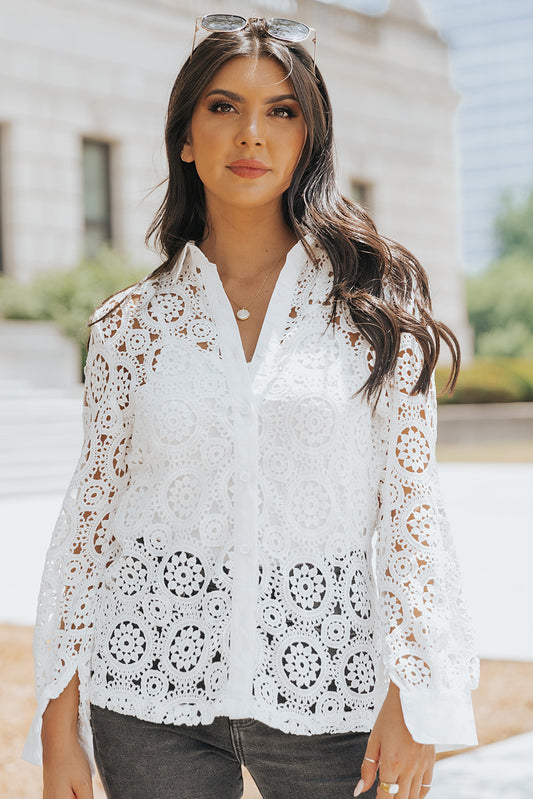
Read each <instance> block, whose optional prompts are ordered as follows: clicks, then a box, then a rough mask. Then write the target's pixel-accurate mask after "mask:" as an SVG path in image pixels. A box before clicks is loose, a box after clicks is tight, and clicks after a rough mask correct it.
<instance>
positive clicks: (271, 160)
mask: <svg viewBox="0 0 533 799" xmlns="http://www.w3.org/2000/svg"><path fill="white" fill-rule="evenodd" d="M285 74H286V73H285V70H284V69H283V67H282V66H281V64H279V62H277V61H276V60H274V59H271V58H259V59H255V58H243V57H239V58H234V59H232V60H230V61H228V62H227V63H226V64H225V65H224V66H223V67H222V68H221V69H220V70H219V71H218V72H217V73H216V75H215V76H214V77H213V79H212V80H211V81H210V83H209V84H208V85H207V86H206V88H205V90H204V92H203V93H202V95H201V97H200V98H199V100H198V102H197V104H196V106H195V109H194V112H193V116H192V120H191V126H190V135H189V139H188V141H187V143H186V144H185V146H184V148H183V152H182V158H183V160H184V161H188V162H189V163H191V162H193V161H194V163H195V165H196V170H197V172H198V175H199V177H200V180H201V181H202V183H203V184H204V189H205V196H206V203H207V207H208V209H210V210H214V209H215V208H216V207H217V206H220V205H222V206H224V205H228V206H233V207H239V208H260V207H261V208H264V206H267V205H270V204H274V205H279V204H280V203H281V195H282V194H283V192H284V191H285V190H286V189H287V188H288V187H289V185H290V182H291V178H292V174H293V172H294V169H295V167H296V165H297V163H298V160H299V157H300V154H301V152H302V148H303V146H304V143H305V138H306V133H307V128H306V124H305V121H304V118H303V115H302V110H301V108H300V104H299V103H298V100H297V99H296V95H295V93H294V89H293V86H292V83H291V81H290V80H289V79H287V78H286V77H285Z"/></svg>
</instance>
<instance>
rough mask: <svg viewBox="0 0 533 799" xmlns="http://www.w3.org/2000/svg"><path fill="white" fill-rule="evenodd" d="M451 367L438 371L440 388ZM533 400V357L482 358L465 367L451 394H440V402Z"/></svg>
mask: <svg viewBox="0 0 533 799" xmlns="http://www.w3.org/2000/svg"><path fill="white" fill-rule="evenodd" d="M448 373H449V370H448V369H446V368H439V369H437V372H436V381H437V390H438V391H442V389H443V387H444V385H445V383H446V380H447V378H448ZM531 401H533V359H532V360H528V359H525V358H521V359H518V358H480V359H478V360H476V361H474V362H473V363H471V364H469V365H468V366H465V367H463V368H462V369H461V372H460V374H459V380H458V381H457V386H456V388H455V391H454V393H453V395H452V396H451V397H449V396H448V395H446V394H445V395H443V396H441V397H439V404H442V405H444V404H450V403H462V402H474V403H475V402H531Z"/></svg>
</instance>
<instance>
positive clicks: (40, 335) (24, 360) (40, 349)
mask: <svg viewBox="0 0 533 799" xmlns="http://www.w3.org/2000/svg"><path fill="white" fill-rule="evenodd" d="M81 376H82V375H81V358H80V350H79V347H78V346H77V345H76V344H75V343H74V341H72V339H69V338H66V336H64V335H62V334H61V333H60V332H59V331H58V330H57V328H56V326H55V324H54V323H53V322H24V321H18V320H11V321H9V322H6V321H2V320H0V381H23V382H24V383H28V384H29V385H31V386H39V387H44V388H68V387H71V386H77V385H78V384H79V383H80V380H81Z"/></svg>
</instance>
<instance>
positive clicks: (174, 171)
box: [112, 21, 460, 400]
mask: <svg viewBox="0 0 533 799" xmlns="http://www.w3.org/2000/svg"><path fill="white" fill-rule="evenodd" d="M239 57H252V58H275V59H276V60H277V61H278V62H279V63H280V64H281V66H282V67H284V69H285V70H286V73H287V76H288V77H290V79H291V81H292V84H293V87H294V92H295V94H296V97H297V98H298V101H299V103H300V107H301V109H302V114H303V117H304V119H305V122H306V124H307V139H306V142H305V145H304V148H303V150H302V153H301V156H300V160H299V162H298V164H297V166H296V169H295V171H294V174H293V176H292V180H291V184H290V186H289V187H288V189H287V190H286V191H285V192H284V194H283V196H282V210H283V216H284V219H285V222H286V224H287V225H288V226H289V228H290V229H291V230H293V231H294V233H295V234H296V236H297V237H298V239H299V240H300V241H301V242H302V245H303V246H304V248H305V249H306V251H307V253H308V255H309V257H310V258H312V259H313V261H314V254H313V252H312V249H311V248H310V247H309V245H308V243H307V242H306V241H305V239H304V236H305V234H307V233H310V234H311V235H312V236H313V237H314V238H315V240H316V241H317V242H318V243H319V244H320V245H321V246H322V247H323V248H324V249H325V251H326V252H327V254H328V256H329V258H330V261H331V264H332V267H333V287H332V289H331V291H330V293H329V295H328V297H327V298H326V302H329V301H330V302H331V303H332V311H331V316H330V322H332V323H335V318H336V316H337V313H338V311H339V308H340V307H342V306H344V307H345V308H346V309H347V311H348V312H349V314H350V316H351V319H352V320H353V323H354V325H356V326H357V328H358V329H359V330H360V332H361V334H362V335H363V336H364V338H365V339H366V340H367V341H368V343H369V344H370V346H371V347H372V349H373V351H374V354H375V359H374V366H373V369H372V371H371V374H370V375H369V377H368V379H367V381H366V383H365V384H364V386H363V387H362V391H363V393H364V394H365V395H366V396H367V398H368V399H370V398H371V397H372V398H373V399H374V400H376V399H377V397H378V396H379V393H380V390H381V388H382V386H383V383H384V381H385V380H386V379H387V378H389V377H391V376H392V375H393V373H394V370H395V366H396V362H397V359H398V355H399V352H400V348H401V335H402V333H410V334H412V335H413V336H414V338H415V339H416V341H417V342H418V344H419V346H420V349H421V353H422V356H423V366H422V369H421V371H420V374H419V376H418V380H417V382H416V384H415V386H414V388H413V393H414V394H415V393H418V392H427V390H428V388H429V386H430V381H431V375H432V373H433V370H434V368H435V366H436V364H437V360H438V358H439V352H440V347H441V342H445V344H446V345H447V346H448V347H449V349H450V352H451V359H452V363H451V370H450V376H449V379H448V383H447V385H446V386H445V390H449V391H451V390H453V387H454V386H455V383H456V380H457V375H458V371H459V365H460V350H459V344H458V341H457V339H456V337H455V335H454V334H453V333H452V331H451V330H450V329H449V328H448V327H447V326H446V325H444V324H443V323H441V322H438V321H437V320H436V319H435V318H434V317H433V315H432V309H431V299H430V293H429V286H428V279H427V275H426V273H425V271H424V269H423V268H422V266H421V265H420V263H419V262H418V261H417V259H416V258H415V257H414V255H412V253H410V252H409V251H408V250H406V249H405V248H404V247H402V246H401V245H400V244H398V243H397V242H394V241H392V240H390V239H387V238H385V237H383V236H381V235H379V234H378V232H377V229H376V226H375V224H374V222H373V221H372V219H371V217H370V216H369V215H368V213H367V212H366V211H365V210H364V209H363V208H362V207H361V206H359V205H357V204H356V203H354V202H353V201H351V200H350V199H348V198H347V197H345V196H343V195H342V194H341V192H340V190H339V187H338V184H337V180H336V176H335V149H334V141H333V126H332V109H331V103H330V99H329V95H328V92H327V89H326V86H325V84H324V80H323V78H322V75H321V73H320V71H319V70H318V68H316V67H315V65H314V64H313V60H312V58H311V56H310V55H309V53H308V52H307V50H306V49H305V47H303V46H302V45H300V44H294V43H289V42H284V41H280V40H278V39H275V38H273V37H271V36H269V35H268V33H267V32H266V30H265V28H264V24H263V23H262V22H261V21H254V22H252V23H249V24H248V25H247V27H246V28H244V29H243V30H241V31H237V32H231V33H230V32H224V33H212V34H210V35H209V36H207V37H206V38H205V39H203V41H201V42H200V43H199V44H198V45H197V47H196V48H195V49H194V51H193V52H192V54H191V55H190V56H189V57H188V58H187V60H186V61H185V63H184V64H183V66H182V68H181V70H180V72H179V74H178V76H177V78H176V81H175V83H174V86H173V88H172V91H171V94H170V100H169V105H168V113H167V120H166V128H165V143H166V153H167V158H168V170H169V171H168V178H167V179H166V180H165V181H163V183H165V182H166V184H167V185H166V194H165V197H164V199H163V202H162V203H161V205H160V207H159V209H158V211H157V213H156V215H155V218H154V220H153V222H152V224H151V225H150V227H149V229H148V232H147V234H146V243H147V244H149V243H150V241H151V240H152V239H153V241H154V243H155V246H156V248H157V249H158V250H159V251H160V253H161V255H162V256H163V257H164V261H163V263H162V264H161V266H159V267H158V268H157V269H155V270H154V271H153V272H152V273H151V274H150V275H149V276H148V278H147V280H149V279H152V278H155V277H156V276H158V275H160V274H161V273H163V272H166V271H169V270H170V269H171V268H172V266H173V265H174V263H175V261H176V259H177V258H178V257H179V255H180V253H181V251H182V249H183V247H184V246H185V244H186V243H187V242H188V241H191V240H192V241H195V242H201V241H202V240H203V239H204V238H205V236H206V234H207V231H208V219H207V214H206V206H205V196H204V188H203V184H202V182H201V181H200V178H199V177H198V174H197V172H196V168H195V165H194V163H185V162H184V161H182V160H181V157H180V154H181V150H182V147H183V145H184V144H185V142H186V140H187V138H188V133H189V128H190V122H191V117H192V114H193V110H194V108H195V105H196V103H197V101H198V100H199V98H200V96H201V95H202V93H203V91H204V89H205V88H206V86H207V84H208V83H209V82H210V81H211V79H212V78H213V76H214V75H215V74H216V73H217V72H218V70H219V69H220V68H221V67H222V66H223V65H224V64H225V63H226V62H227V61H229V60H230V59H233V58H239ZM159 185H162V184H159ZM112 310H113V309H112Z"/></svg>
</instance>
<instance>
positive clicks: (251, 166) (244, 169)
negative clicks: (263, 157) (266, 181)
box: [228, 158, 269, 178]
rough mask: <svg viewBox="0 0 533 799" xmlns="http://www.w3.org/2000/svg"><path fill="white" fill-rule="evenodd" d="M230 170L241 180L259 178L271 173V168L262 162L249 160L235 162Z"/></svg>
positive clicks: (230, 166) (242, 159)
mask: <svg viewBox="0 0 533 799" xmlns="http://www.w3.org/2000/svg"><path fill="white" fill-rule="evenodd" d="M228 169H230V170H231V171H232V172H233V173H234V174H235V175H238V176H239V177H241V178H259V177H261V175H264V174H265V173H266V172H268V171H269V168H268V167H267V166H265V164H263V162H262V161H256V160H252V159H247V158H241V159H240V160H239V161H233V162H232V163H231V164H230V165H229V167H228Z"/></svg>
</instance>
